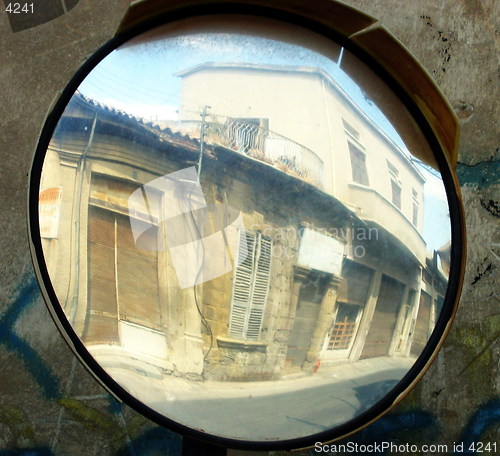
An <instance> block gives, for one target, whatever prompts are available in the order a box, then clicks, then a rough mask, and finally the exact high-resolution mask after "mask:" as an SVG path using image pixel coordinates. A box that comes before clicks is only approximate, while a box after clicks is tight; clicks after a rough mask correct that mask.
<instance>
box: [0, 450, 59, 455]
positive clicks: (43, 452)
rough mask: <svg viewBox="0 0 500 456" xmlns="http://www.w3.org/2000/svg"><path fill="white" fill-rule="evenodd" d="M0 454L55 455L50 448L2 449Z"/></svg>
mask: <svg viewBox="0 0 500 456" xmlns="http://www.w3.org/2000/svg"><path fill="white" fill-rule="evenodd" d="M0 456H54V453H52V451H50V450H49V449H48V448H30V449H24V450H0Z"/></svg>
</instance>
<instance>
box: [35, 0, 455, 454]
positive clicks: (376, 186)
mask: <svg viewBox="0 0 500 456" xmlns="http://www.w3.org/2000/svg"><path fill="white" fill-rule="evenodd" d="M301 3H302V2H298V1H297V2H290V5H289V6H287V7H279V8H278V9H276V8H273V7H269V8H267V7H263V6H259V2H255V1H249V2H239V3H238V2H236V4H232V6H230V5H216V4H213V5H212V4H211V2H206V1H205V2H198V4H197V7H196V9H190V8H183V7H182V2H174V4H175V5H174V6H172V5H171V6H170V7H166V8H167V10H168V11H167V13H166V15H164V16H161V17H160V18H157V19H155V20H154V21H153V22H149V23H146V25H144V23H139V26H138V27H139V28H137V27H135V25H134V24H133V23H127V20H128V21H129V22H133V20H132V21H131V20H130V17H131V16H129V17H128V19H127V20H125V22H124V25H123V32H122V33H121V34H119V35H118V36H117V38H115V40H113V41H112V42H111V43H109V44H108V45H106V46H105V47H104V48H102V49H101V50H100V51H99V52H98V53H97V54H96V55H95V56H94V57H93V58H91V59H90V61H89V62H88V63H87V64H86V65H85V66H84V67H83V68H82V70H81V71H80V72H79V73H78V74H77V75H76V76H75V78H74V79H73V80H72V81H71V83H70V84H69V86H68V87H67V89H66V90H65V91H64V93H63V95H62V96H61V98H60V99H59V101H58V103H57V104H56V106H55V108H54V109H53V110H52V112H51V114H50V115H49V117H48V120H47V123H46V125H45V128H44V130H43V132H42V137H41V139H40V142H39V146H38V149H37V152H36V156H35V159H34V164H33V168H32V173H31V182H30V230H31V238H32V251H33V255H34V260H35V263H36V268H37V273H38V277H39V279H40V282H41V284H42V287H43V291H44V295H45V298H46V300H47V302H48V304H49V307H50V309H51V311H52V313H53V316H54V318H55V320H56V322H57V323H58V325H59V327H60V329H61V331H62V332H63V334H64V335H65V337H66V339H67V341H68V343H69V344H70V345H71V347H72V348H73V349H74V351H75V353H76V354H77V355H78V357H79V358H80V359H81V360H82V362H83V363H84V364H85V365H86V366H87V367H88V368H89V369H90V370H91V371H92V372H93V373H94V375H95V376H96V377H97V378H98V379H99V380H100V381H101V382H102V383H103V384H104V385H105V386H106V387H107V388H108V389H109V390H110V391H111V392H112V393H113V394H114V395H115V396H117V397H118V398H120V399H121V400H123V401H125V402H126V403H128V404H130V405H132V406H133V407H135V408H136V409H137V410H139V411H140V412H142V413H143V414H145V415H146V416H148V417H149V418H152V419H153V420H155V421H157V422H158V423H160V424H163V425H166V426H168V427H170V428H172V429H174V430H176V431H179V432H181V433H183V434H187V435H189V436H192V437H198V438H199V437H204V438H205V439H207V440H208V441H212V442H216V443H222V444H224V445H227V446H234V447H248V448H256V449H259V448H262V449H264V448H269V449H272V448H280V447H282V448H294V447H303V446H307V445H312V444H314V442H315V441H318V440H326V439H333V438H338V437H340V436H342V435H345V434H346V433H350V432H353V431H354V430H356V429H359V428H360V427H362V426H364V425H366V424H367V423H368V422H370V421H372V420H374V419H376V418H377V417H378V416H380V414H382V413H383V412H384V411H386V410H387V409H389V408H390V407H391V406H392V405H393V404H394V403H395V402H396V400H397V399H398V398H400V397H401V396H402V395H403V393H405V392H406V391H407V390H408V389H409V388H410V387H411V386H412V384H413V383H414V382H415V381H416V380H417V379H418V378H419V377H420V376H421V375H422V372H423V370H424V369H425V368H426V367H427V366H428V364H429V363H430V361H431V360H432V357H433V356H434V354H435V352H436V350H437V348H438V347H439V345H440V343H441V342H442V339H443V337H444V334H445V333H446V331H447V329H448V327H449V323H450V321H451V317H452V315H453V313H454V311H455V306H456V300H457V295H458V290H459V287H460V281H461V275H462V269H463V268H462V263H463V258H462V256H461V255H462V253H461V252H462V229H463V225H462V221H461V212H460V204H459V199H458V196H457V187H456V184H455V183H454V182H455V181H454V177H453V171H452V168H453V161H454V153H455V152H456V122H455V119H454V117H453V115H452V114H451V113H450V110H449V108H448V107H447V105H446V103H445V102H444V100H443V99H442V97H441V95H440V94H439V92H438V91H437V89H435V87H434V86H433V85H432V83H431V82H430V80H429V79H428V78H427V77H426V76H425V75H423V70H421V69H420V67H418V65H417V64H416V63H415V62H414V61H413V60H412V59H411V57H409V56H408V55H407V54H406V51H404V50H403V49H402V48H401V46H400V45H396V44H395V41H394V40H393V39H392V38H390V36H389V35H388V34H387V32H384V31H383V30H382V29H380V28H374V27H373V26H371V25H372V23H373V20H372V19H371V18H368V17H367V16H364V15H362V14H360V13H357V12H354V11H352V10H350V9H348V8H347V7H345V6H340V5H337V4H335V3H331V2H324V1H318V2H317V6H318V11H317V12H316V13H314V12H310V11H309V12H306V11H302V10H301V8H303V7H301V6H300V4H301ZM139 9H140V8H139ZM329 9H332V11H330V10H329ZM334 11H336V12H337V13H338V12H342V14H341V15H340V16H334V15H333V12H334ZM328 14H330V16H329V15H328ZM329 17H331V19H328V18H329ZM339 17H340V18H351V19H352V20H351V21H349V20H347V19H345V20H344V19H343V24H338V21H339ZM335 18H337V19H335ZM336 21H337V22H336ZM369 26H371V28H370V27H369ZM349 27H351V29H352V30H350V31H349V30H347V29H349ZM356 27H357V29H355V28H356ZM365 29H367V30H371V31H366V32H363V30H365ZM354 32H357V35H356V34H355V33H354ZM363 33H364V34H363ZM370 33H371V34H372V35H370ZM377 34H378V35H377ZM349 35H353V38H352V39H349V38H347V36H349ZM356 37H357V38H356ZM377 37H378V39H379V41H377ZM384 40H385V41H384ZM384 43H385V45H386V46H387V49H389V50H391V49H396V50H397V51H398V52H399V53H400V55H397V53H392V54H388V53H387V52H385V53H384V52H382V51H381V50H380V49H383V48H384V47H383V46H382V45H383V44H384ZM377 46H378V48H380V49H378V50H377ZM391 46H393V47H392V48H391ZM377 52H378V54H377ZM391 52H392V51H391ZM391 59H393V60H395V59H400V60H398V64H399V63H401V66H402V67H406V68H410V69H412V68H415V69H416V70H415V71H416V73H415V75H414V76H413V79H411V78H410V79H404V78H405V77H409V76H410V75H409V74H406V76H405V75H404V74H403V76H401V77H400V75H399V74H398V73H397V72H395V71H393V68H394V66H396V67H397V66H398V65H393V63H394V62H392V63H391ZM405 59H406V60H405ZM412 65H413V67H412ZM401 71H403V73H404V71H405V70H404V69H403V70H401ZM407 73H408V70H407ZM419 75H420V76H419ZM422 75H423V76H422ZM419 78H420V79H419ZM422 87H423V88H422ZM426 94H427V95H428V96H429V97H430V98H431V100H430V101H428V100H426V99H424V98H422V95H426ZM450 128H451V131H450ZM454 129H455V130H454Z"/></svg>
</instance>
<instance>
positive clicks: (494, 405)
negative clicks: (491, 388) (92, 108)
mask: <svg viewBox="0 0 500 456" xmlns="http://www.w3.org/2000/svg"><path fill="white" fill-rule="evenodd" d="M494 424H500V399H493V400H491V401H489V402H487V403H486V404H484V405H483V406H482V407H480V408H479V409H478V410H477V411H476V412H475V413H474V415H472V416H471V418H470V419H469V421H468V423H467V425H466V426H465V428H464V430H463V431H462V434H461V436H460V439H459V441H460V442H463V444H464V446H463V447H464V452H463V453H462V454H464V453H465V454H470V453H474V451H473V446H472V444H474V443H477V442H480V441H481V437H482V435H483V434H484V432H485V431H486V430H487V429H489V428H490V427H491V426H493V425H494Z"/></svg>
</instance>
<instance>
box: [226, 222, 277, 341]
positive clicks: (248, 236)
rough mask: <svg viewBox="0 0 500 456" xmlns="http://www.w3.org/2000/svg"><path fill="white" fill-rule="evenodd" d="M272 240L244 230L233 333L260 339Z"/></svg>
mask: <svg viewBox="0 0 500 456" xmlns="http://www.w3.org/2000/svg"><path fill="white" fill-rule="evenodd" d="M271 247H272V244H271V240H270V239H269V238H267V237H265V236H262V235H261V234H260V233H255V232H251V231H244V230H242V231H240V239H239V245H238V256H237V263H240V264H239V265H238V266H237V267H236V268H235V270H234V277H233V294H232V298H231V316H230V323H229V335H230V337H232V338H235V339H240V340H248V341H258V340H259V337H260V332H261V329H262V321H263V319H264V311H265V307H266V302H267V296H268V292H269V282H270V276H271Z"/></svg>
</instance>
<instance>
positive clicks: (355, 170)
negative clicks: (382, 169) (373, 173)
mask: <svg viewBox="0 0 500 456" xmlns="http://www.w3.org/2000/svg"><path fill="white" fill-rule="evenodd" d="M348 146H349V155H350V157H351V169H352V180H353V181H354V182H356V183H357V184H361V185H369V181H368V170H367V168H366V154H365V153H364V152H363V151H362V150H361V149H360V148H359V147H357V146H355V145H354V144H353V143H352V142H351V141H348Z"/></svg>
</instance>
